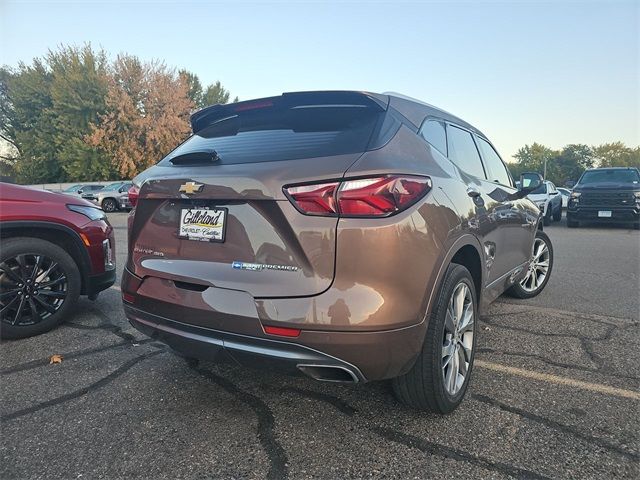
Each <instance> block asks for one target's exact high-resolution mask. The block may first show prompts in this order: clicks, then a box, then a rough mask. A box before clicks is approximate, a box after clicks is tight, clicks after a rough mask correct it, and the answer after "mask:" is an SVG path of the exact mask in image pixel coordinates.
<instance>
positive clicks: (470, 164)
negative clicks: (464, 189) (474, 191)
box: [447, 125, 487, 178]
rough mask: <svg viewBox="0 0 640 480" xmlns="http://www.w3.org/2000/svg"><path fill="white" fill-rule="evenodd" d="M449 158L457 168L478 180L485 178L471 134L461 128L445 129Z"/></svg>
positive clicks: (451, 126)
mask: <svg viewBox="0 0 640 480" xmlns="http://www.w3.org/2000/svg"><path fill="white" fill-rule="evenodd" d="M447 145H448V147H449V158H450V159H451V161H452V162H453V163H455V164H456V165H457V166H458V167H459V168H461V169H462V170H464V171H465V172H467V173H468V174H470V175H473V176H475V177H478V178H487V177H486V176H485V174H484V168H483V167H482V161H481V160H480V155H479V154H478V149H477V148H476V144H475V142H474V141H473V137H471V134H470V133H469V132H467V131H465V130H462V129H461V128H457V127H455V126H453V125H450V126H449V128H447Z"/></svg>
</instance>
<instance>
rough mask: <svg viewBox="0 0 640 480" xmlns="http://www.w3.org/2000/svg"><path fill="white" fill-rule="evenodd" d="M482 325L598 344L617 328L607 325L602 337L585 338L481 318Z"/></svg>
mask: <svg viewBox="0 0 640 480" xmlns="http://www.w3.org/2000/svg"><path fill="white" fill-rule="evenodd" d="M480 321H481V322H482V323H486V324H487V325H490V326H492V327H494V328H502V329H504V330H513V331H515V332H522V333H528V334H530V335H538V336H541V337H556V338H577V339H586V340H589V341H592V342H599V341H603V340H608V339H610V338H611V335H612V333H613V331H614V330H615V329H616V328H617V327H616V326H615V325H608V327H609V328H608V329H607V332H606V333H605V334H604V335H600V336H596V337H586V336H584V335H578V334H575V333H549V332H538V331H536V330H531V329H530V328H525V327H515V326H513V325H502V324H500V323H496V322H493V321H492V320H491V317H487V316H483V317H481V318H480Z"/></svg>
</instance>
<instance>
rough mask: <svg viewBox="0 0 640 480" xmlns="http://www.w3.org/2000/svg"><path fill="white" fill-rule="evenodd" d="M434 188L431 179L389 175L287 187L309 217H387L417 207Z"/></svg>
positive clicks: (291, 198)
mask: <svg viewBox="0 0 640 480" xmlns="http://www.w3.org/2000/svg"><path fill="white" fill-rule="evenodd" d="M430 189H431V180H430V179H429V178H428V177H421V176H417V175H388V176H379V177H371V178H360V179H354V180H344V181H342V182H332V183H319V184H314V185H300V186H292V187H288V188H285V192H286V194H287V196H288V197H289V199H290V200H291V202H292V203H293V204H294V205H295V206H296V207H297V208H298V210H300V211H301V212H302V213H305V214H307V215H323V216H338V215H339V216H341V217H386V216H389V215H393V214H394V213H398V212H401V211H402V210H405V209H406V208H408V207H410V206H411V205H413V204H414V203H415V202H417V201H418V200H419V199H420V198H422V197H423V196H424V195H425V194H426V193H427V192H428V191H429V190H430Z"/></svg>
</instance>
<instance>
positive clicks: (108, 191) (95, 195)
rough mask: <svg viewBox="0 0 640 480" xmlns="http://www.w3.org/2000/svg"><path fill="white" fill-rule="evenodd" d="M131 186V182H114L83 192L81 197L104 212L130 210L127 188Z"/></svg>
mask: <svg viewBox="0 0 640 480" xmlns="http://www.w3.org/2000/svg"><path fill="white" fill-rule="evenodd" d="M132 186H133V184H132V183H131V182H116V183H112V184H110V185H107V186H105V187H104V188H102V189H100V190H97V191H94V192H92V193H86V194H83V195H82V198H84V199H85V200H89V201H90V202H93V203H94V204H96V205H98V206H99V207H100V208H102V210H104V211H105V212H115V211H118V210H130V209H131V202H130V201H129V189H130V188H131V187H132Z"/></svg>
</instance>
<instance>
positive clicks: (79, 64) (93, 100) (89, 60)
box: [47, 45, 115, 180]
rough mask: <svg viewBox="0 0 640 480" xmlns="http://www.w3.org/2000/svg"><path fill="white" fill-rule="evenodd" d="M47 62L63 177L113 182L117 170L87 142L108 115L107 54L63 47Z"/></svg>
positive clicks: (55, 138)
mask: <svg viewBox="0 0 640 480" xmlns="http://www.w3.org/2000/svg"><path fill="white" fill-rule="evenodd" d="M47 62H48V64H49V67H50V69H51V73H52V82H51V100H52V104H53V106H52V114H53V117H54V126H55V129H56V132H55V136H54V141H55V143H56V147H57V149H58V161H59V162H60V165H61V166H62V169H63V170H64V173H65V175H64V176H65V177H66V178H73V179H75V180H108V179H110V178H113V176H114V174H115V170H114V168H113V167H112V165H111V162H110V160H109V158H108V157H107V156H105V155H104V154H101V153H100V152H99V151H98V150H97V149H96V148H94V147H92V146H90V145H88V144H87V143H86V142H85V141H84V137H85V136H86V135H87V134H88V133H89V132H90V131H91V125H92V124H93V123H95V122H96V121H97V120H98V117H99V116H100V115H102V114H104V113H105V111H106V103H105V98H106V95H107V85H108V76H107V59H106V54H105V53H104V52H103V51H98V52H94V51H93V50H92V49H91V46H90V45H85V46H84V47H82V48H76V47H61V48H60V49H59V50H58V51H56V52H49V55H48V56H47Z"/></svg>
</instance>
